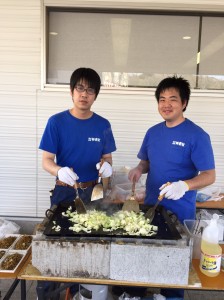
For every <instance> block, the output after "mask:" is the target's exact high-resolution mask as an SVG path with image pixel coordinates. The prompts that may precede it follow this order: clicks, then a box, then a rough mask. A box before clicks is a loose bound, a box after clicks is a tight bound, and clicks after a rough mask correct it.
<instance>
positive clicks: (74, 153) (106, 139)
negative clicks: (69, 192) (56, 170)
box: [39, 110, 116, 182]
mask: <svg viewBox="0 0 224 300" xmlns="http://www.w3.org/2000/svg"><path fill="white" fill-rule="evenodd" d="M39 149H42V150H45V151H48V152H50V153H54V154H55V155H56V163H57V164H58V165H59V166H61V167H65V166H67V167H70V168H73V170H74V172H75V173H76V174H77V175H78V176H79V180H78V181H79V182H87V181H91V180H95V179H97V177H98V171H97V169H96V164H97V163H98V162H99V161H100V159H101V157H102V155H104V154H109V153H111V152H113V151H115V150H116V145H115V141H114V137H113V133H112V130H111V125H110V123H109V121H108V120H106V119H104V118H103V117H101V116H99V115H97V114H95V113H93V115H92V117H90V118H89V119H85V120H81V119H77V118H75V117H74V116H73V115H71V113H70V112H69V110H66V111H63V112H60V113H58V114H56V115H53V116H52V117H50V118H49V120H48V123H47V126H46V128H45V131H44V134H43V136H42V139H41V142H40V146H39Z"/></svg>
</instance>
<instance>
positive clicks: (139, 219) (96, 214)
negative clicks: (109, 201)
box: [55, 207, 158, 236]
mask: <svg viewBox="0 0 224 300" xmlns="http://www.w3.org/2000/svg"><path fill="white" fill-rule="evenodd" d="M62 215H63V216H64V217H67V218H69V220H70V221H71V222H72V223H73V225H72V226H71V227H69V229H70V230H72V231H75V232H80V231H84V232H86V233H91V232H92V231H95V230H96V231H97V230H99V229H102V230H103V231H105V232H106V231H109V232H111V231H114V230H117V229H122V230H123V231H124V234H127V235H136V236H139V235H142V236H151V235H155V234H156V232H157V230H158V228H157V226H154V225H151V224H149V220H148V219H146V218H145V217H144V213H143V212H140V213H135V212H133V211H132V212H128V211H118V212H116V213H114V214H113V215H111V216H108V215H107V214H106V213H105V212H103V211H97V210H90V211H87V213H86V214H78V213H77V212H76V211H75V212H73V211H72V208H71V207H69V208H68V209H67V210H66V212H63V213H62ZM55 226H56V224H55ZM56 229H57V226H56V228H55V230H56Z"/></svg>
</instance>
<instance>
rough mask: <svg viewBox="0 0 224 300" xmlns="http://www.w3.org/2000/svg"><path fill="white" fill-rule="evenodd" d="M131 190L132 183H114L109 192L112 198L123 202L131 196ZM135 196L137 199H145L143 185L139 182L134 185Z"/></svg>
mask: <svg viewBox="0 0 224 300" xmlns="http://www.w3.org/2000/svg"><path fill="white" fill-rule="evenodd" d="M131 192H132V183H131V182H130V181H129V182H128V183H121V184H116V185H115V186H114V187H113V189H112V192H111V198H112V200H119V201H122V202H124V201H125V200H127V199H128V198H129V197H130V196H131ZM135 197H136V200H137V201H144V199H145V187H144V186H142V185H141V184H139V183H136V185H135Z"/></svg>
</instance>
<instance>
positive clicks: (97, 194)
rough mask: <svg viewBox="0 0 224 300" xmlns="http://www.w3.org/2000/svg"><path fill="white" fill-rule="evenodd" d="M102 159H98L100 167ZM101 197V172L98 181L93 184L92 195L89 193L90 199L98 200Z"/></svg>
mask: <svg viewBox="0 0 224 300" xmlns="http://www.w3.org/2000/svg"><path fill="white" fill-rule="evenodd" d="M103 162H104V160H103V159H101V161H100V168H101V166H102V164H103ZM102 198H103V185H102V182H101V174H100V173H99V175H98V181H97V184H96V185H95V186H94V188H93V191H92V195H91V201H95V200H99V199H102Z"/></svg>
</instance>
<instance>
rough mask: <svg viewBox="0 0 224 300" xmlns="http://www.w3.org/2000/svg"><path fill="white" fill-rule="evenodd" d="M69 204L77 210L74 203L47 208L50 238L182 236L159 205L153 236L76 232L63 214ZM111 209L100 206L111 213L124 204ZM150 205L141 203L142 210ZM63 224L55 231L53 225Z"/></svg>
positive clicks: (176, 237) (115, 232)
mask: <svg viewBox="0 0 224 300" xmlns="http://www.w3.org/2000/svg"><path fill="white" fill-rule="evenodd" d="M96 202H98V201H96ZM69 206H72V211H75V206H74V204H70V205H63V204H59V205H58V206H57V207H56V208H55V209H54V210H47V211H46V215H47V216H48V219H49V220H48V222H47V224H46V226H45V230H44V235H45V236H46V237H49V238H58V237H68V238H75V239H80V238H94V239H97V238H98V239H101V240H102V239H106V240H108V239H111V238H122V239H123V240H125V239H130V238H134V239H161V240H179V239H181V236H180V234H179V232H178V230H177V229H176V226H175V224H174V223H173V222H172V220H171V218H170V217H169V215H168V214H167V212H166V210H165V209H164V207H162V206H158V207H157V209H156V212H155V217H154V219H153V222H152V225H155V226H158V231H157V233H156V234H155V235H153V236H136V235H133V236H132V235H125V231H123V230H116V231H112V232H105V231H103V230H97V231H96V230H95V231H94V230H93V231H92V232H91V233H86V232H84V231H81V232H78V233H77V232H74V231H72V230H69V227H70V226H72V224H73V223H72V222H71V221H69V219H68V217H64V216H62V212H65V211H66V210H67V208H68V207H69ZM93 208H96V209H97V207H91V206H90V207H87V209H93ZM109 208H110V209H109V210H108V205H107V206H105V207H104V206H103V205H101V206H100V210H102V211H107V212H108V211H109V212H110V214H112V213H114V212H116V211H118V210H121V209H122V205H120V204H110V207H109ZM149 208H150V206H147V205H140V210H141V211H143V212H146V211H147V210H148V209H149ZM54 222H56V225H59V226H61V230H60V231H55V230H54V229H52V227H53V226H54V225H55V224H54Z"/></svg>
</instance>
